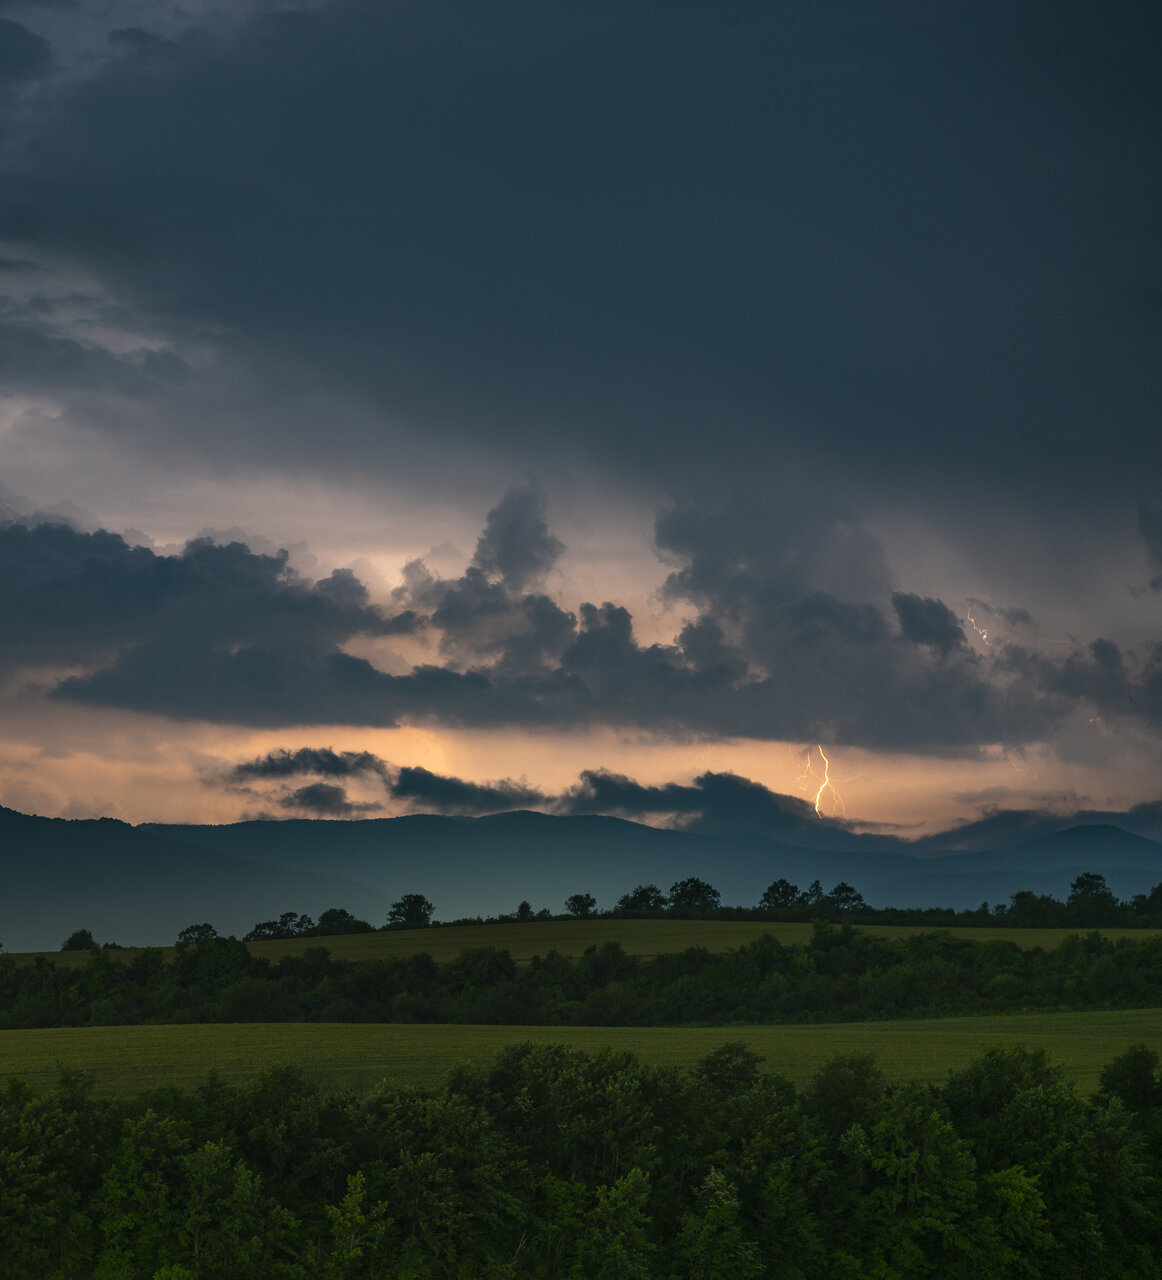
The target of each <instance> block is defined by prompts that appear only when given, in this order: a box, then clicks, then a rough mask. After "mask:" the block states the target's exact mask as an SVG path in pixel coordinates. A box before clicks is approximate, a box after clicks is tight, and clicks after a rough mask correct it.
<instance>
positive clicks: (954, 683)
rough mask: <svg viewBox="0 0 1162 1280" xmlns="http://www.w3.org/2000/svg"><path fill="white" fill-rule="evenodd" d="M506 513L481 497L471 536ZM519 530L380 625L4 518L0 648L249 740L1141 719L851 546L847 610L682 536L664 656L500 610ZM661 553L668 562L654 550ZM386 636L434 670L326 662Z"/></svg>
mask: <svg viewBox="0 0 1162 1280" xmlns="http://www.w3.org/2000/svg"><path fill="white" fill-rule="evenodd" d="M517 492H518V494H524V493H525V492H526V491H523V490H521V491H517ZM518 506H519V504H513V503H509V502H508V500H507V499H505V500H502V502H501V503H500V504H499V505H498V506H497V508H496V509H495V511H494V512H493V514H492V515H491V516H490V517H489V522H488V529H489V530H495V529H497V528H498V527H500V526H501V524H502V519H501V516H503V515H504V514H505V513H506V512H507V513H511V512H512V511H513V510H514V509H516V508H517V507H518ZM537 509H538V510H539V508H537ZM527 510H528V508H525V512H526V514H527ZM498 513H500V514H499V515H498ZM520 527H522V528H524V529H526V531H528V533H529V536H530V539H531V540H532V543H533V551H532V553H531V554H530V555H529V556H528V557H527V558H526V559H525V560H523V561H518V563H519V564H521V565H522V566H523V567H521V568H519V569H517V570H516V571H514V570H513V569H512V563H513V560H512V559H509V560H506V561H505V562H504V563H502V562H501V560H500V559H496V558H493V559H489V558H488V557H486V556H482V555H478V556H477V557H476V559H475V560H474V562H473V563H472V564H471V565H470V566H469V567H468V569H467V570H466V571H465V573H464V574H463V575H462V576H461V577H460V578H455V579H442V578H438V577H436V576H434V575H433V574H432V573H431V572H430V571H429V570H428V569H427V568H426V567H425V566H424V565H423V564H422V563H421V562H414V563H413V564H411V565H410V566H409V567H408V572H407V575H406V581H405V584H404V586H403V587H401V588H400V589H399V590H398V591H397V592H396V593H395V597H396V598H395V600H394V602H393V604H394V606H395V607H396V609H397V610H398V612H395V613H386V612H384V611H382V610H380V609H378V608H376V607H375V606H373V605H371V604H370V603H369V601H368V596H367V591H366V588H365V587H364V585H363V584H362V583H361V582H360V581H359V580H358V578H356V577H355V575H354V574H353V573H351V571H349V570H336V571H335V572H334V573H332V574H331V576H330V577H329V578H326V579H324V580H323V581H321V582H317V583H309V582H306V581H304V580H302V579H300V578H299V577H298V576H297V575H295V574H294V573H293V571H291V570H290V569H289V567H288V564H287V557H286V553H285V552H279V553H278V554H276V555H262V554H256V553H255V552H253V551H251V550H250V549H249V548H248V547H246V546H243V545H242V544H240V543H237V542H233V543H230V544H228V545H226V546H219V545H215V544H213V543H211V542H209V541H208V540H195V541H194V542H191V543H190V544H189V545H188V546H187V547H186V549H185V551H184V552H183V553H182V554H181V555H180V556H159V555H157V554H156V553H154V552H152V551H149V550H147V549H144V548H140V547H138V548H130V547H128V546H127V545H126V544H125V543H124V542H123V541H122V540H121V539H120V538H118V537H116V536H115V535H111V534H107V533H98V534H86V533H82V532H79V531H77V530H74V529H68V528H65V527H63V526H41V527H39V528H35V529H32V528H28V527H27V526H25V525H19V524H17V525H12V526H9V527H8V528H5V529H0V591H3V592H5V593H6V595H7V597H8V599H9V600H10V601H11V602H12V604H13V608H12V609H11V610H10V611H9V612H8V613H7V614H6V615H5V619H6V621H0V655H3V656H5V658H6V660H7V661H8V663H9V664H10V665H21V664H40V665H42V666H43V665H46V664H49V665H51V664H54V663H55V664H57V665H60V664H66V663H71V664H79V665H83V666H87V667H89V668H90V670H89V671H88V673H87V674H82V675H74V676H71V677H70V678H68V679H66V680H64V681H62V682H61V683H60V685H59V686H58V687H57V690H56V695H57V696H58V697H62V698H68V699H73V700H76V701H80V702H87V703H90V704H95V705H107V706H119V707H127V708H133V709H136V710H142V711H149V712H153V713H156V714H160V715H167V716H172V717H177V718H182V719H204V720H211V721H221V722H226V723H234V724H247V725H256V726H258V725H261V726H278V725H291V724H300V725H307V724H359V725H370V726H379V727H392V726H397V725H400V724H405V723H407V724H442V725H448V726H463V727H491V728H498V727H504V726H524V727H542V728H558V729H565V728H573V727H581V726H587V725H613V726H618V727H622V728H626V729H634V730H646V731H652V732H662V733H667V734H671V735H677V736H680V737H682V736H687V737H688V736H690V735H704V736H718V735H723V734H727V735H732V736H739V737H751V738H756V739H760V740H762V739H766V740H770V739H783V740H788V739H789V740H792V741H820V740H826V741H828V742H830V743H834V744H836V745H839V744H849V745H859V746H865V747H890V748H898V749H911V750H915V749H924V750H929V751H936V752H944V753H969V754H971V753H973V752H975V751H976V750H977V749H978V748H979V747H981V746H983V745H984V744H988V743H1004V744H1007V745H1019V744H1021V743H1026V742H1032V741H1043V740H1045V739H1046V738H1049V737H1051V736H1052V735H1053V733H1054V732H1055V731H1056V730H1057V729H1058V728H1060V727H1061V726H1062V725H1063V724H1064V723H1065V722H1066V721H1067V720H1068V719H1069V717H1070V716H1071V715H1073V714H1075V713H1076V712H1078V711H1079V710H1080V709H1081V708H1083V707H1089V708H1092V709H1096V710H1097V712H1098V713H1099V714H1101V715H1102V716H1105V717H1114V718H1117V717H1126V718H1129V719H1133V720H1136V721H1137V722H1138V723H1140V724H1145V725H1148V726H1150V725H1152V726H1154V727H1159V726H1162V654H1159V653H1153V654H1150V655H1148V656H1147V658H1146V659H1145V660H1141V659H1138V658H1135V657H1133V656H1132V655H1127V654H1125V653H1123V651H1122V650H1121V649H1120V648H1119V647H1118V646H1117V645H1116V644H1114V643H1113V642H1111V641H1108V640H1103V639H1099V640H1095V641H1093V642H1092V643H1091V644H1089V645H1088V646H1079V647H1077V648H1075V649H1073V650H1072V651H1070V652H1068V653H1067V654H1065V655H1063V656H1050V655H1047V654H1045V653H1041V652H1039V651H1037V650H1035V649H1032V648H1029V647H1027V646H1014V645H1002V644H996V645H993V646H992V647H990V648H988V649H987V650H986V651H985V652H984V653H983V654H978V653H976V652H974V651H973V650H972V649H970V648H969V647H968V645H967V644H966V643H965V640H964V635H963V632H962V631H961V629H960V627H959V625H958V623H957V622H956V620H955V618H954V616H953V614H952V613H951V611H950V610H949V609H948V608H947V606H945V605H944V604H943V603H942V602H941V601H939V600H935V599H931V598H926V597H925V598H921V597H919V596H915V595H911V594H907V593H899V592H897V593H894V594H889V595H888V597H887V600H885V599H884V583H883V580H882V575H881V574H880V572H879V568H878V561H877V559H876V557H875V555H874V554H873V551H874V548H872V547H870V546H869V544H868V543H867V541H866V539H864V538H862V537H855V538H853V540H852V541H851V545H850V547H849V548H848V552H849V554H848V556H847V561H846V562H845V558H844V556H843V555H839V554H838V553H837V552H836V551H835V549H834V548H832V551H831V553H830V554H829V559H828V572H829V573H830V577H831V581H833V582H835V583H836V584H839V583H840V582H842V581H844V580H845V579H846V580H847V581H848V582H849V585H850V586H851V588H852V590H853V591H856V592H859V590H860V588H861V587H862V588H863V590H864V591H866V592H867V594H868V595H870V596H871V597H872V598H871V599H867V598H862V599H861V598H859V596H858V595H857V597H856V598H855V599H844V598H841V597H840V596H839V595H837V594H836V593H834V592H828V591H820V590H817V589H812V588H811V586H810V582H811V579H812V577H814V576H817V575H816V574H815V572H814V571H813V565H812V557H811V555H807V556H805V557H804V556H802V555H800V554H799V553H798V552H797V551H796V549H795V547H794V546H793V545H792V546H789V547H788V548H787V549H786V550H785V552H784V554H783V556H782V557H781V562H780V563H778V564H776V566H775V568H774V570H772V569H771V567H770V566H771V564H772V563H773V562H774V561H775V560H778V559H779V557H771V558H768V559H767V560H766V561H763V562H761V563H760V564H756V563H754V562H750V561H745V562H743V561H739V562H738V563H737V564H735V566H734V568H733V569H731V567H730V566H729V565H727V564H726V563H725V562H724V560H723V558H722V554H721V545H720V543H719V541H717V540H716V539H715V538H714V537H710V538H707V539H703V540H701V541H700V540H699V539H698V538H694V537H692V536H687V540H686V541H685V542H684V543H683V544H682V548H683V549H682V552H681V554H682V555H683V556H684V558H685V559H686V561H687V563H686V565H685V567H683V568H678V569H676V570H675V572H674V573H673V574H672V575H671V578H670V581H669V584H668V588H667V590H668V592H669V594H670V596H671V598H672V599H674V600H675V601H679V600H682V599H684V600H685V602H686V604H687V605H692V606H694V607H696V609H697V612H698V616H696V617H695V618H694V619H693V620H691V621H690V622H689V623H687V624H686V625H685V626H684V627H683V628H682V630H681V632H680V633H679V635H678V636H677V637H676V639H675V641H674V642H673V643H671V644H659V643H654V644H642V643H641V642H640V641H639V640H638V638H637V636H636V635H635V632H634V625H633V617H632V615H631V614H630V612H629V610H628V609H626V608H625V607H623V606H621V605H618V604H615V603H612V602H608V601H607V602H605V603H603V604H601V605H596V604H592V603H585V604H582V605H581V606H580V608H579V609H578V611H577V612H576V614H574V613H571V612H566V611H564V610H562V609H561V608H560V607H559V606H558V605H557V604H556V603H555V602H553V601H552V600H551V599H550V598H549V597H548V596H546V595H544V594H541V593H536V592H534V593H528V594H522V592H521V591H520V590H519V589H518V587H517V584H520V583H524V582H525V581H526V580H528V579H529V574H530V573H531V572H532V571H531V570H530V569H529V568H528V567H527V566H528V565H529V564H533V565H536V566H539V568H540V569H541V570H543V569H544V567H545V566H546V565H547V564H548V563H550V557H548V556H546V555H544V554H541V550H540V549H543V548H552V547H553V546H554V544H555V539H554V538H553V537H552V535H551V534H550V533H549V532H548V529H547V527H546V526H545V525H544V522H543V520H541V518H540V517H539V515H538V516H537V517H536V519H534V520H532V521H529V520H527V519H524V520H522V521H521V522H520ZM691 527H693V526H691ZM698 527H699V528H701V526H698ZM686 532H687V535H690V527H687V529H686ZM484 541H485V540H484V539H482V543H483V542H484ZM485 545H487V544H485ZM707 545H708V546H709V551H708V552H705V551H704V549H703V548H704V546H707ZM668 550H669V554H670V556H671V559H676V558H677V557H678V555H679V552H678V550H677V542H676V540H675V539H670V540H669V546H668ZM507 554H508V553H505V555H507ZM513 554H514V555H515V553H513ZM502 558H503V557H502ZM707 561H709V564H708V563H707ZM484 564H487V565H488V569H487V571H486V569H485V568H484V567H482V566H483V565H484ZM506 564H507V565H508V569H507V573H508V577H507V580H506V578H505V576H504V575H505V573H506V567H505V566H506ZM805 566H806V567H805ZM682 593H685V594H684V596H683V594H682ZM889 602H890V605H891V607H893V608H894V611H895V614H896V615H897V617H898V619H899V621H900V624H901V628H902V631H901V630H897V628H896V627H895V626H893V625H892V623H891V622H890V621H889V618H890V616H891V615H890V614H889V613H888V612H887V607H888V603H889ZM400 634H408V635H410V634H415V635H423V636H427V637H438V639H439V652H440V656H441V661H440V662H428V663H420V664H418V665H416V666H414V667H413V668H412V669H411V670H410V671H408V672H407V673H406V674H390V673H388V672H385V671H383V670H381V669H379V668H377V667H376V666H375V665H373V663H372V662H371V661H369V660H368V659H366V658H363V657H356V656H354V655H352V654H350V653H347V652H345V651H344V645H345V644H346V642H347V641H349V640H350V639H352V638H353V637H355V636H358V635H365V636H372V637H384V638H386V637H390V636H393V635H400ZM325 763H326V764H328V765H329V767H332V768H334V769H337V770H340V771H342V770H343V769H345V768H350V767H351V765H352V762H351V761H343V760H342V759H340V758H338V757H336V758H335V759H333V760H332V759H331V758H330V757H323V756H302V757H288V758H284V757H277V758H272V759H270V760H268V761H266V762H265V763H263V762H259V763H256V764H253V765H252V766H251V767H253V768H255V769H258V770H261V769H266V770H268V771H277V770H282V771H283V772H284V774H289V773H292V772H295V771H302V772H306V771H308V767H310V768H312V769H313V770H314V771H315V772H318V773H320V774H326V772H327V770H325V769H323V768H322V767H321V766H322V765H323V764H325ZM363 763H366V761H364V762H363ZM736 800H737V798H736ZM739 802H740V803H741V801H739Z"/></svg>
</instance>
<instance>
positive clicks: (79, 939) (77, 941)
mask: <svg viewBox="0 0 1162 1280" xmlns="http://www.w3.org/2000/svg"><path fill="white" fill-rule="evenodd" d="M96 945H97V940H96V939H95V938H94V937H93V935H92V933H91V932H90V931H89V930H88V929H77V930H76V931H75V932H74V933H70V934H69V936H68V937H67V938H66V939H65V940H64V942H62V943H61V950H62V951H88V950H89V948H90V947H95V946H96Z"/></svg>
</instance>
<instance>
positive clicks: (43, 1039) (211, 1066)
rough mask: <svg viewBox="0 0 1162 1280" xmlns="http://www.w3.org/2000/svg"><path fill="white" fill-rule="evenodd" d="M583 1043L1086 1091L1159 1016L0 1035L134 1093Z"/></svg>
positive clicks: (437, 1075) (427, 1073)
mask: <svg viewBox="0 0 1162 1280" xmlns="http://www.w3.org/2000/svg"><path fill="white" fill-rule="evenodd" d="M523 1040H528V1041H533V1042H534V1043H538V1044H540V1043H546V1042H556V1043H563V1044H569V1045H572V1046H574V1047H575V1048H578V1049H585V1050H588V1051H591V1052H592V1051H596V1050H598V1049H602V1048H607V1047H608V1048H612V1049H626V1050H630V1051H631V1052H633V1053H635V1054H637V1055H638V1056H639V1057H640V1058H641V1059H642V1060H643V1061H645V1062H647V1063H650V1064H652V1065H656V1066H669V1067H689V1066H691V1065H692V1064H693V1063H695V1062H697V1061H698V1059H699V1058H701V1057H703V1056H704V1055H705V1054H707V1053H709V1052H710V1051H711V1050H712V1049H715V1048H717V1047H718V1046H719V1045H721V1044H723V1043H724V1042H726V1041H729V1040H742V1041H744V1042H745V1043H746V1044H748V1045H749V1046H750V1047H751V1049H753V1050H754V1051H755V1052H756V1053H759V1054H762V1055H763V1056H764V1057H765V1059H766V1062H765V1069H767V1070H770V1071H775V1072H778V1073H780V1074H782V1075H786V1076H788V1077H790V1078H791V1079H792V1080H794V1081H795V1083H796V1084H799V1085H802V1084H805V1083H806V1082H807V1080H808V1079H810V1077H811V1075H812V1074H813V1073H814V1072H815V1071H816V1070H817V1069H818V1068H819V1066H820V1065H822V1063H824V1062H825V1061H826V1060H827V1059H828V1058H830V1057H831V1056H832V1055H834V1054H836V1053H855V1052H858V1053H871V1054H874V1055H875V1057H876V1059H877V1060H878V1061H879V1064H880V1066H881V1068H882V1069H883V1070H884V1072H885V1074H886V1075H887V1076H888V1077H889V1078H890V1079H893V1080H903V1079H911V1080H927V1081H933V1082H939V1081H941V1080H943V1079H944V1078H945V1077H946V1076H947V1074H948V1072H949V1071H951V1070H954V1069H958V1068H960V1067H963V1066H966V1065H967V1064H968V1063H969V1062H971V1061H972V1060H973V1059H974V1058H975V1057H976V1056H977V1055H978V1054H980V1053H981V1052H982V1051H983V1050H984V1049H986V1048H988V1047H989V1046H990V1045H996V1044H1003V1045H1023V1046H1025V1047H1026V1048H1029V1049H1044V1050H1046V1052H1047V1053H1048V1054H1049V1057H1050V1059H1051V1060H1052V1061H1053V1062H1055V1063H1059V1064H1060V1065H1062V1066H1063V1067H1064V1070H1065V1074H1066V1077H1067V1078H1068V1079H1070V1080H1072V1081H1073V1082H1074V1083H1075V1084H1076V1085H1077V1086H1078V1088H1079V1089H1081V1090H1082V1091H1092V1090H1093V1089H1095V1088H1096V1087H1097V1084H1098V1073H1099V1072H1100V1070H1101V1068H1102V1067H1103V1066H1105V1064H1106V1063H1107V1062H1109V1061H1110V1060H1111V1059H1112V1058H1114V1057H1116V1056H1117V1055H1118V1054H1119V1053H1122V1052H1123V1051H1124V1050H1125V1049H1127V1048H1129V1047H1130V1046H1131V1045H1133V1044H1138V1043H1144V1044H1146V1045H1147V1046H1149V1047H1150V1048H1152V1049H1154V1050H1156V1051H1159V1052H1162V1010H1159V1009H1132V1010H1120V1011H1114V1012H1096V1013H1094V1012H1090V1013H1025V1014H1005V1015H997V1016H989V1017H975V1018H932V1019H924V1020H908V1021H893V1022H863V1023H852V1022H849V1023H835V1024H825V1025H820V1026H770V1027H712V1028H685V1027H624V1028H623V1027H512V1026H431V1025H426V1026H425V1025H405V1024H397V1023H392V1024H373V1025H368V1024H362V1023H243V1024H228V1025H222V1024H213V1023H210V1024H196V1025H182V1026H144V1027H141V1026H139V1027H62V1028H51V1029H46V1030H32V1031H0V1080H3V1079H6V1078H8V1077H10V1076H15V1077H19V1078H21V1079H24V1080H27V1081H28V1082H29V1083H30V1084H34V1085H40V1086H43V1085H46V1084H49V1083H51V1082H52V1080H53V1079H55V1077H56V1074H57V1071H58V1070H59V1068H60V1067H66V1068H70V1069H76V1070H85V1071H92V1072H93V1073H94V1075H95V1078H96V1087H97V1089H98V1091H99V1092H100V1093H102V1094H106V1095H115V1096H128V1095H132V1094H136V1093H138V1092H140V1091H142V1090H144V1089H149V1088H153V1087H156V1086H159V1085H175V1086H178V1087H180V1088H187V1089H188V1088H191V1087H193V1086H195V1085H197V1084H198V1083H199V1081H201V1080H202V1079H203V1078H204V1077H205V1076H206V1075H207V1073H208V1072H209V1071H211V1070H216V1071H217V1072H218V1073H219V1074H220V1075H221V1077H222V1078H223V1079H225V1080H227V1081H235V1082H237V1081H240V1080H243V1079H246V1078H248V1077H251V1076H253V1075H255V1074H256V1073H257V1072H258V1071H260V1070H261V1069H262V1068H264V1067H267V1066H270V1065H273V1064H278V1063H288V1062H289V1063H294V1064H296V1065H297V1066H299V1067H300V1068H302V1069H303V1070H304V1071H305V1072H306V1073H307V1074H308V1075H310V1076H312V1077H315V1078H317V1079H319V1080H320V1081H323V1082H326V1083H328V1084H332V1085H344V1086H349V1087H352V1088H356V1089H366V1088H370V1087H371V1086H373V1085H374V1084H376V1083H378V1082H379V1081H381V1080H386V1081H387V1082H388V1083H389V1084H392V1085H401V1084H411V1083H415V1084H420V1085H435V1084H438V1083H439V1082H440V1081H441V1080H442V1079H443V1078H444V1077H445V1076H446V1074H447V1073H448V1071H450V1070H451V1068H452V1067H454V1066H455V1065H457V1064H458V1063H461V1062H466V1061H468V1062H475V1061H481V1060H484V1059H488V1058H490V1057H492V1056H493V1055H494V1054H495V1053H496V1052H497V1051H498V1050H500V1049H501V1048H502V1047H503V1046H504V1045H506V1044H511V1043H513V1042H514V1041H523Z"/></svg>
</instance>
